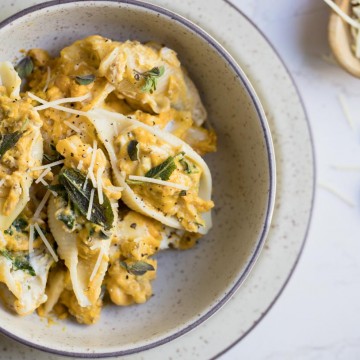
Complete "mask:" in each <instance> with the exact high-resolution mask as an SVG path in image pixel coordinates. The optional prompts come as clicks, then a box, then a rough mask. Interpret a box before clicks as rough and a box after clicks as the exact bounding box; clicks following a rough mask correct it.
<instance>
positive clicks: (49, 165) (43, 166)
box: [31, 160, 64, 171]
mask: <svg viewBox="0 0 360 360" xmlns="http://www.w3.org/2000/svg"><path fill="white" fill-rule="evenodd" d="M63 163H64V160H58V161H54V162H53V163H50V164H46V165H41V166H36V167H33V168H32V169H31V171H37V170H43V169H47V168H51V167H53V166H56V165H61V164H63Z"/></svg>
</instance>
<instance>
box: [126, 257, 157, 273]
mask: <svg viewBox="0 0 360 360" xmlns="http://www.w3.org/2000/svg"><path fill="white" fill-rule="evenodd" d="M120 265H121V266H122V267H123V268H124V269H126V271H127V272H128V273H130V274H133V275H136V276H141V275H144V274H145V273H147V272H148V271H154V270H155V268H154V267H153V266H152V265H151V264H149V263H147V262H145V261H136V262H134V263H132V264H128V263H126V262H125V261H120Z"/></svg>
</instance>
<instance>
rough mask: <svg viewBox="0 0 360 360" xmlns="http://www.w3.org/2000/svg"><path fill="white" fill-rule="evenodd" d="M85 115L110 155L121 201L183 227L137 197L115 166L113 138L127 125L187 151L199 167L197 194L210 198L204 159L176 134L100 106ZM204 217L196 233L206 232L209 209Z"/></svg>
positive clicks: (188, 155)
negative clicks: (199, 175)
mask: <svg viewBox="0 0 360 360" xmlns="http://www.w3.org/2000/svg"><path fill="white" fill-rule="evenodd" d="M87 116H88V118H89V119H90V120H91V121H92V122H93V124H94V126H95V128H96V130H97V133H98V136H99V138H100V140H101V141H102V142H103V144H104V146H105V148H106V150H107V152H108V154H109V158H110V162H111V166H112V169H113V174H114V178H115V179H114V180H115V181H116V182H117V184H118V185H120V186H122V187H123V188H124V191H123V193H122V200H123V201H124V203H125V204H126V205H127V206H128V207H129V208H131V209H132V210H134V211H138V212H140V213H141V214H144V215H147V216H149V217H151V218H153V219H156V220H158V221H160V222H161V223H162V224H164V225H167V226H170V227H172V228H176V229H183V226H182V225H181V223H180V222H179V220H178V219H177V218H176V217H175V216H165V214H164V213H163V212H161V211H159V210H157V209H154V208H153V207H150V206H149V205H148V204H146V202H144V201H143V200H142V199H141V198H140V197H138V196H137V195H136V194H135V193H134V191H133V190H132V189H131V187H130V186H129V185H128V184H127V182H126V181H125V180H126V179H125V178H124V176H123V175H122V173H121V171H120V169H118V166H117V157H116V153H115V148H114V144H113V140H114V138H115V137H116V136H117V135H118V134H121V133H122V132H124V131H129V129H130V128H134V127H140V128H143V129H145V130H146V131H148V132H149V133H151V134H153V135H154V136H157V137H158V138H159V139H160V140H162V141H163V142H165V143H167V144H169V145H170V146H173V147H176V148H179V149H181V150H182V151H184V152H185V153H186V156H187V157H188V158H189V159H191V161H193V162H194V163H195V164H196V165H197V166H199V167H200V169H201V170H202V176H201V179H200V184H199V196H200V197H201V198H202V199H204V200H211V192H212V179H211V174H210V170H209V168H208V166H207V164H206V163H205V161H204V160H203V159H202V158H201V156H200V155H198V154H197V153H196V152H195V151H194V150H193V149H192V148H191V147H190V146H189V145H188V144H186V143H185V142H184V141H182V140H181V139H179V138H177V137H176V136H174V135H172V134H170V133H168V132H164V131H162V130H160V129H158V128H155V127H151V126H148V125H145V124H143V123H141V122H139V121H137V120H136V119H135V118H133V117H126V116H123V115H121V114H118V113H114V112H110V111H107V110H103V109H94V110H91V111H89V112H88V115H87ZM202 217H203V219H204V220H205V226H203V227H201V228H199V231H198V232H199V233H201V234H206V233H207V232H208V231H209V229H210V228H211V226H212V222H211V212H210V211H208V212H206V213H203V214H202Z"/></svg>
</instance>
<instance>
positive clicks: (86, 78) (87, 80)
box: [75, 74, 95, 85]
mask: <svg viewBox="0 0 360 360" xmlns="http://www.w3.org/2000/svg"><path fill="white" fill-rule="evenodd" d="M94 80H95V75H93V74H88V75H78V76H75V81H76V82H77V83H78V84H79V85H89V84H91V83H92V82H94Z"/></svg>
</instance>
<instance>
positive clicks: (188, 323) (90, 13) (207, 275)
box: [0, 1, 275, 355]
mask: <svg viewBox="0 0 360 360" xmlns="http://www.w3.org/2000/svg"><path fill="white" fill-rule="evenodd" d="M146 6H147V7H148V8H145V7H142V6H141V5H140V4H138V3H135V2H134V3H133V2H129V1H127V3H117V2H109V1H107V2H95V1H93V2H78V3H64V4H62V5H59V6H50V7H44V8H42V9H38V10H37V11H34V12H32V13H28V14H26V15H24V16H23V17H20V18H18V19H16V20H13V21H12V22H11V23H8V24H6V25H5V26H3V27H2V28H1V29H0V54H1V60H11V61H16V59H18V58H19V57H21V54H20V52H19V50H21V49H29V48H33V47H41V48H44V49H47V50H49V51H50V53H52V54H57V53H58V51H59V50H60V49H61V48H63V47H65V46H66V45H68V44H70V43H71V42H73V41H75V40H77V39H80V38H82V37H85V36H88V35H92V34H100V35H103V36H106V37H109V38H112V39H115V40H126V39H132V40H140V41H142V42H145V41H149V40H154V41H157V42H159V43H163V44H166V45H167V46H168V47H170V48H172V49H174V50H176V51H177V53H178V55H179V58H180V60H181V61H182V63H183V64H184V66H185V67H186V68H187V69H188V71H189V73H190V76H191V77H192V79H193V80H194V82H195V84H196V85H197V87H198V88H199V90H200V92H201V95H202V99H203V101H204V103H205V105H206V108H207V110H208V113H209V120H210V122H211V124H212V125H213V126H214V128H215V130H216V132H217V135H218V140H219V141H218V151H217V152H216V153H215V154H212V155H209V156H208V157H207V158H206V160H207V161H208V163H209V165H210V168H211V171H212V174H213V186H214V200H215V204H216V207H215V210H214V211H213V221H214V226H213V229H212V230H211V232H210V233H209V234H208V235H207V236H206V237H205V238H203V239H202V240H201V241H200V243H199V244H198V245H197V246H196V247H195V248H194V249H192V250H189V251H184V252H182V251H166V252H163V253H161V254H159V255H158V256H157V259H158V265H159V270H158V277H157V279H156V280H155V282H154V283H153V285H154V297H153V298H152V299H151V300H150V301H148V302H147V303H146V304H143V305H140V306H131V307H125V308H123V307H116V306H108V307H106V308H105V309H104V310H103V312H102V316H101V320H100V321H99V323H97V324H96V325H93V326H90V327H86V326H80V325H77V324H75V323H73V322H71V321H67V322H57V323H56V324H55V325H53V326H50V327H49V326H48V325H47V323H46V321H44V320H41V319H39V318H38V317H37V316H36V315H31V316H28V317H16V316H14V315H12V314H10V313H9V312H7V311H6V310H5V309H3V308H2V307H1V308H0V318H1V328H2V329H3V331H6V332H7V333H9V334H11V335H12V336H13V337H16V338H19V339H21V340H23V341H25V342H27V343H31V344H33V345H35V346H40V347H44V348H48V349H50V350H52V351H59V352H62V353H68V354H69V353H77V354H78V355H80V354H83V355H84V354H91V353H96V354H98V355H100V354H103V355H104V354H110V353H117V354H125V353H130V352H134V351H139V350H140V349H144V348H146V347H149V346H150V347H151V346H154V345H156V344H159V343H162V342H164V341H168V340H170V339H171V338H172V337H173V336H178V335H180V334H181V333H183V332H185V331H188V330H190V329H191V328H192V327H194V326H195V325H197V324H198V323H200V322H201V321H203V320H204V319H206V317H208V316H209V315H210V314H211V313H213V312H214V311H215V310H216V309H217V308H218V307H219V306H220V305H222V304H223V303H224V302H225V300H226V299H227V298H228V297H229V295H230V294H231V293H232V292H233V291H234V289H235V287H236V286H238V285H239V283H240V282H241V281H242V280H243V279H244V278H245V275H246V274H247V272H248V271H249V269H250V267H251V265H252V263H253V262H254V260H255V257H256V256H257V254H258V252H259V251H260V248H261V245H262V243H263V241H264V238H265V233H266V230H267V227H268V225H269V221H270V217H271V215H270V214H271V208H272V205H273V198H274V191H275V190H274V185H273V184H274V179H273V177H274V159H273V155H272V150H271V149H272V146H271V139H270V134H269V130H268V128H267V125H266V120H265V117H264V116H263V115H260V114H261V110H259V107H258V106H257V105H255V104H254V97H253V93H252V92H251V91H252V90H251V89H250V87H249V85H248V83H247V80H246V79H245V78H244V77H243V75H242V74H241V72H240V73H239V72H238V70H236V69H235V68H234V67H233V66H232V65H231V64H229V63H228V62H227V60H226V59H225V58H224V57H223V56H221V55H220V53H219V51H218V50H216V49H215V47H214V46H213V45H211V44H210V43H209V39H206V38H204V37H203V36H202V35H199V33H196V31H194V29H191V28H189V27H187V26H185V25H184V21H185V20H182V19H181V18H177V17H175V18H174V17H173V16H172V15H169V14H168V13H162V12H159V11H157V10H156V9H154V8H151V5H146ZM244 79H245V80H244ZM249 91H250V92H249Z"/></svg>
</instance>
